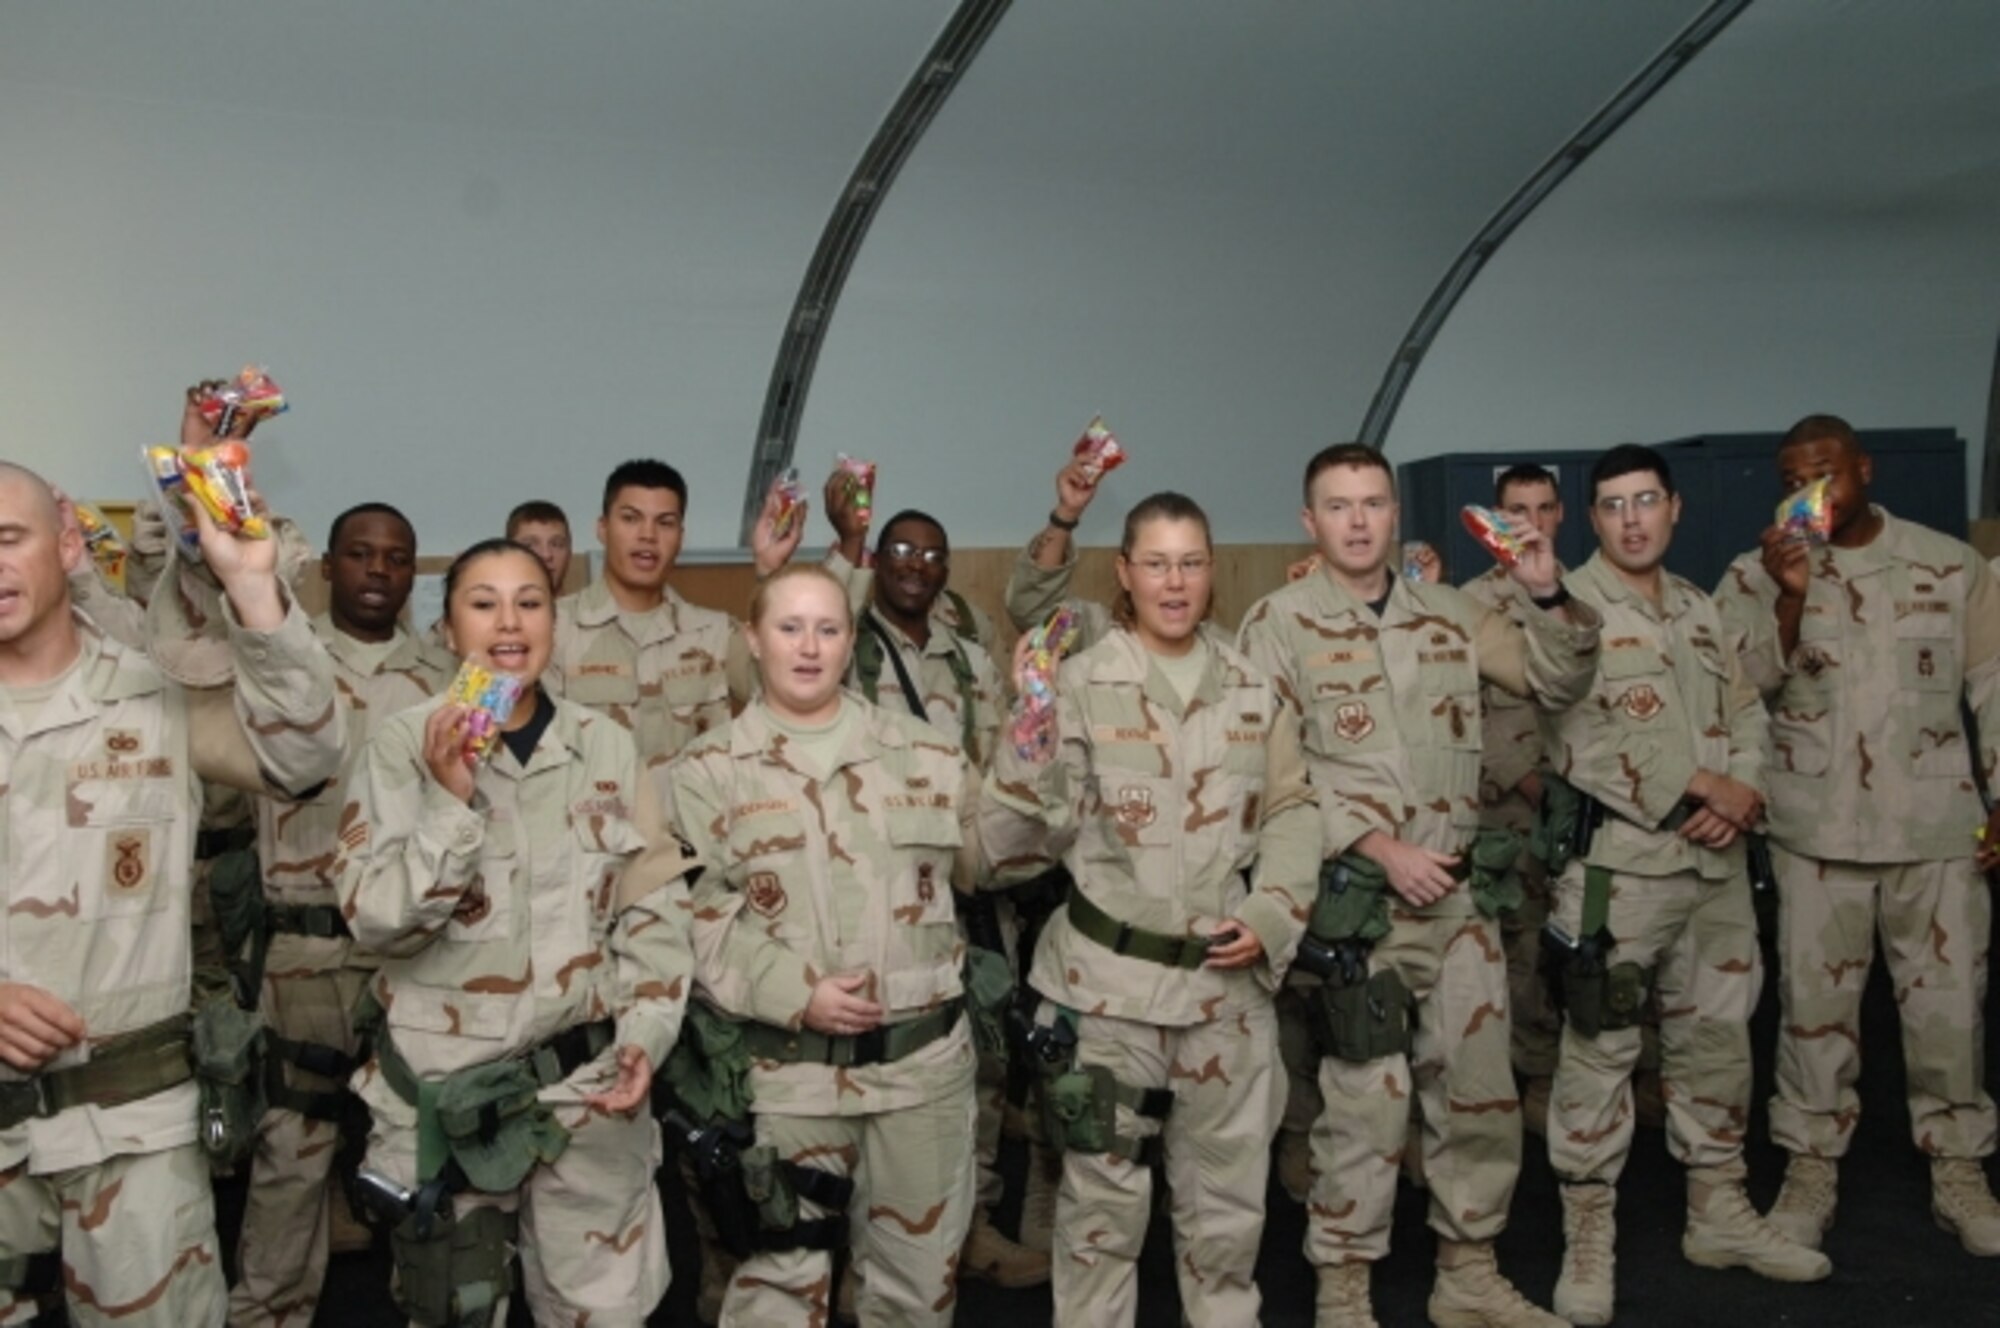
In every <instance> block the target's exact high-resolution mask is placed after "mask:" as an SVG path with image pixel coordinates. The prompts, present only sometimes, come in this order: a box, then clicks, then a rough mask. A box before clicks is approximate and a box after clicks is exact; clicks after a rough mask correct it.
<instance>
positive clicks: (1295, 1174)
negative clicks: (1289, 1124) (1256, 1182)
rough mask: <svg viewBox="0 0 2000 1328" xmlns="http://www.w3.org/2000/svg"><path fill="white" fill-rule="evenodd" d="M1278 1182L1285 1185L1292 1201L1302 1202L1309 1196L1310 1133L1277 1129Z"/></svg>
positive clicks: (1310, 1186) (1311, 1177)
mask: <svg viewBox="0 0 2000 1328" xmlns="http://www.w3.org/2000/svg"><path fill="white" fill-rule="evenodd" d="M1278 1184H1280V1185H1282V1186H1284V1187H1285V1193H1286V1194H1289V1195H1291V1196H1292V1202H1293V1203H1301V1204H1302V1203H1304V1202H1305V1201H1306V1200H1307V1198H1309V1197H1310V1196H1311V1194H1312V1187H1313V1155H1312V1135H1310V1134H1308V1133H1307V1132H1306V1131H1304V1130H1279V1131H1278Z"/></svg>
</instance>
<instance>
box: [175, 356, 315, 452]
mask: <svg viewBox="0 0 2000 1328" xmlns="http://www.w3.org/2000/svg"><path fill="white" fill-rule="evenodd" d="M195 409H197V410H199V411H200V412H201V417H202V418H203V419H204V420H207V421H208V427H209V428H211V429H213V430H215V432H216V435H217V436H218V437H221V436H223V435H226V434H227V433H228V432H229V431H230V429H231V428H233V427H234V426H235V425H236V424H237V423H238V422H239V421H247V422H249V423H251V424H255V423H256V422H257V421H258V420H262V419H268V418H269V417H271V416H273V415H282V414H284V413H285V412H286V411H287V410H289V409H291V406H290V403H288V402H287V401H286V400H285V392H284V389H283V388H281V387H279V386H278V385H277V383H275V382H273V381H272V379H271V375H270V373H269V371H267V370H266V369H265V368H264V367H263V366H262V365H260V364H246V365H244V366H243V372H241V373H239V374H237V375H236V377H234V378H232V379H230V380H229V381H228V382H226V383H223V384H220V385H219V386H216V387H213V388H211V389H210V390H208V391H206V392H203V393H202V394H201V396H200V397H198V398H197V399H196V401H195Z"/></svg>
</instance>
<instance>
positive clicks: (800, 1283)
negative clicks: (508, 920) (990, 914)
mask: <svg viewBox="0 0 2000 1328" xmlns="http://www.w3.org/2000/svg"><path fill="white" fill-rule="evenodd" d="M853 644H854V619H853V616H852V613H851V612H850V610H849V608H848V601H847V594H846V591H845V590H844V589H843V588H842V586H841V584H840V583H839V582H838V581H836V580H835V579H834V578H833V577H832V576H831V575H829V574H828V573H827V572H826V571H825V569H824V568H820V567H814V566H802V565H796V564H795V565H792V566H788V567H786V568H784V569H783V570H782V571H780V572H778V573H777V574H776V575H774V576H772V577H771V578H770V579H769V580H768V581H766V582H764V583H763V585H762V586H760V587H759V589H758V591H757V594H756V598H755V599H754V600H753V601H752V603H751V609H750V624H749V629H748V645H749V649H750V653H751V655H752V656H753V658H754V659H755V661H756V666H757V673H758V677H759V679H760V681H761V684H762V688H761V692H760V695H759V697H758V699H757V700H756V701H754V702H752V703H751V705H750V706H749V707H748V708H747V709H745V710H744V712H743V713H742V714H741V715H739V716H738V717H737V718H736V719H735V720H733V721H732V722H731V723H730V724H729V725H728V726H727V727H725V728H721V729H717V730H713V731H711V732H709V733H705V734H703V735H701V736H700V737H698V738H696V739H695V740H694V741H693V742H692V743H690V744H689V745H688V747H686V748H685V749H684V750H683V751H682V753H681V755H680V757H679V758H678V759H677V760H676V761H675V762H674V764H673V765H672V766H670V767H669V768H668V770H667V772H666V779H665V784H666V794H667V800H668V803H669V806H670V818H669V819H670V823H671V824H673V825H674V826H676V827H677V829H678V831H679V833H680V834H681V835H684V836H685V837H686V838H687V840H688V841H689V842H690V843H691V844H692V847H693V853H694V855H695V857H696V858H697V859H698V860H699V862H700V863H701V865H702V868H703V870H702V872H701V875H700V878H699V880H698V882H697V884H696V887H695V890H694V924H693V938H694V949H695V976H696V980H697V983H698V984H699V986H698V994H699V996H700V997H701V998H703V999H704V1000H705V1001H706V1002H707V1004H708V1005H709V1006H710V1007H712V1008H713V1009H715V1010H717V1011H719V1012H720V1013H721V1014H722V1015H725V1016H727V1017H728V1018H729V1019H731V1020H733V1021H738V1022H736V1023H735V1025H734V1026H735V1027H736V1028H738V1029H740V1030H741V1034H742V1040H743V1044H744V1046H745V1048H746V1049H747V1053H748V1058H749V1087H750V1097H751V1104H750V1106H751V1111H752V1113H753V1115H754V1120H755V1131H756V1143H757V1145H758V1146H759V1147H760V1148H769V1149H772V1150H774V1151H775V1158H776V1162H777V1163H778V1166H777V1167H776V1168H775V1175H776V1178H777V1183H778V1184H780V1185H781V1186H783V1187H785V1188H787V1189H788V1190H790V1191H792V1192H795V1194H796V1198H797V1204H798V1206H797V1210H796V1219H795V1221H794V1222H793V1223H792V1224H791V1225H789V1226H787V1227H785V1228H783V1229H780V1230H773V1229H771V1228H770V1226H769V1224H768V1222H767V1223H766V1226H765V1229H764V1231H763V1233H762V1240H763V1248H761V1249H759V1250H757V1251H756V1252H754V1253H752V1254H751V1255H750V1257H748V1258H746V1259H744V1261H743V1263H742V1265H741V1266H740V1267H739V1268H738V1270H737V1272H736V1276H735V1277H734V1278H733V1279H732V1280H731V1282H730V1284H729V1289H728V1294H727V1296H726V1298H725V1299H724V1301H723V1305H722V1323H723V1324H724V1325H725V1328H727V1326H728V1325H755V1328H766V1326H767V1325H775V1324H799V1325H804V1324H823V1323H825V1322H827V1318H828V1314H829V1311H830V1308H831V1307H830V1300H831V1289H832V1286H833V1279H832V1255H833V1251H834V1250H835V1249H837V1248H840V1247H843V1246H845V1245H847V1244H849V1243H850V1242H851V1244H852V1247H853V1251H854V1257H855V1261H856V1266H857V1268H858V1269H859V1271H860V1272H861V1274H862V1277H863V1280H862V1289H861V1291H860V1294H859V1297H858V1304H857V1306H856V1308H857V1310H858V1312H859V1314H860V1318H861V1322H863V1323H865V1324H869V1325H871V1326H872V1325H944V1324H948V1323H950V1322H951V1319H952V1309H953V1305H954V1303H955V1299H956V1259H957V1255H958V1251H959V1247H960V1245H961V1244H962V1243H963V1242H964V1239H965V1234H966V1230H967V1227H968V1225H969V1223H970V1221H971V1215H972V1205H973V1175H972V1148H971V1141H972V1136H973V1126H974V1110H973V1097H972V1083H973V1064H974V1058H973V1044H972V1037H971V1030H970V1028H969V1026H968V1025H969V1020H968V1018H967V1011H966V1010H965V1008H964V1007H965V997H964V993H963V989H962V985H961V982H960V966H961V962H962V960H963V951H964V946H963V945H962V944H961V942H960V941H959V938H958V930H957V927H956V925H955V920H954V919H955V913H954V909H953V904H952V886H953V881H954V880H955V879H956V880H959V881H961V882H963V881H964V880H966V878H967V877H968V875H969V873H970V868H971V861H970V853H969V851H968V849H967V848H966V846H965V838H964V836H963V835H962V833H961V829H960V817H961V813H962V812H963V811H964V809H965V807H966V800H967V795H968V792H969V791H971V790H976V788H977V785H976V784H972V783H971V779H970V775H969V773H968V766H967V764H966V761H965V758H964V756H963V755H962V754H961V753H960V751H959V750H958V748H957V747H955V746H953V745H952V744H951V741H950V739H949V738H948V737H946V736H944V735H942V734H940V733H939V732H938V731H937V730H936V729H934V728H932V727H931V726H930V725H928V724H926V723H924V722H923V721H921V720H918V719H915V718H912V717H910V716H908V715H904V714H898V713H895V712H892V711H890V710H886V709H878V708H876V707H875V706H872V705H870V704H868V703H867V702H866V701H864V700H862V699H861V698H860V697H858V696H856V695H854V694H852V693H848V692H844V691H843V690H842V688H841V679H842V677H843V676H844V674H845V673H846V670H847V661H848V656H849V654H850V652H851V650H852V648H853ZM843 1217H844V1218H845V1219H846V1227H845V1230H844V1231H843V1228H842V1219H843Z"/></svg>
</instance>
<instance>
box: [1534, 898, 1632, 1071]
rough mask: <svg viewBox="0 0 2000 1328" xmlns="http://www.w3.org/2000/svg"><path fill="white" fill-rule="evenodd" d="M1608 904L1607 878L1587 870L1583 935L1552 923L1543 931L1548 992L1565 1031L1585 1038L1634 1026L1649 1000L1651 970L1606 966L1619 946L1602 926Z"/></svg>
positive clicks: (1611, 964)
mask: <svg viewBox="0 0 2000 1328" xmlns="http://www.w3.org/2000/svg"><path fill="white" fill-rule="evenodd" d="M1610 901H1611V873H1610V872H1609V871H1607V870H1606V869H1605V868H1603V867H1590V866H1586V867H1585V868H1584V886H1583V925H1582V935H1581V936H1579V937H1571V936H1569V935H1568V934H1567V933H1565V932H1564V931H1562V929H1561V928H1560V927H1559V926H1558V925H1556V923H1555V922H1554V921H1553V920H1551V922H1550V923H1549V924H1548V926H1547V927H1545V928H1544V929H1543V940H1542V951H1543V962H1544V964H1546V965H1548V966H1549V969H1550V971H1549V972H1548V974H1547V976H1548V979H1549V990H1550V991H1551V992H1552V993H1553V994H1554V995H1555V996H1556V998H1557V1003H1558V1004H1559V1005H1561V1007H1562V1009H1563V1016H1564V1018H1565V1019H1566V1020H1567V1022H1568V1024H1569V1026H1570V1027H1571V1028H1573V1029H1575V1030H1576V1032H1577V1034H1578V1035H1579V1036H1582V1037H1587V1038H1594V1037H1596V1036H1597V1035H1598V1034H1600V1033H1607V1032H1615V1031H1617V1030H1619V1029H1624V1028H1631V1027H1632V1026H1634V1025H1635V1024H1637V1023H1638V1022H1639V1019H1640V1017H1641V1015H1642V1014H1643V1013H1644V1011H1645V1008H1646V1001H1647V999H1648V998H1649V997H1650V996H1651V994H1652V987H1653V970H1652V969H1650V968H1646V967H1643V966H1641V965H1639V964H1614V963H1612V962H1611V955H1612V953H1613V952H1614V951H1615V950H1616V949H1617V948H1618V942H1617V939H1616V938H1615V937H1613V936H1612V934H1611V929H1610V928H1609V927H1608V926H1606V925H1605V919H1606V918H1607V916H1608V915H1609V913H1610Z"/></svg>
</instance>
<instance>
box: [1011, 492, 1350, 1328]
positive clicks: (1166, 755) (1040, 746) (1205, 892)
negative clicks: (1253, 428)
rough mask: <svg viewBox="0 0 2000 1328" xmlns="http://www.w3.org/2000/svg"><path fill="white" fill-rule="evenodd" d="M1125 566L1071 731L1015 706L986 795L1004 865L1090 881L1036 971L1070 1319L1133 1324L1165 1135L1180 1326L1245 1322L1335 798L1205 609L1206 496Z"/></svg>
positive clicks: (1141, 527)
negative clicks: (1059, 1151)
mask: <svg viewBox="0 0 2000 1328" xmlns="http://www.w3.org/2000/svg"><path fill="white" fill-rule="evenodd" d="M1117 570H1118V581H1119V585H1120V586H1121V587H1122V590H1121V593H1120V595H1119V597H1118V600H1117V603H1116V605H1115V607H1114V611H1113V616H1114V619H1115V621H1116V627H1115V628H1114V629H1113V630H1112V631H1111V632H1110V634H1109V635H1108V636H1106V637H1105V638H1104V639H1103V640H1102V641H1100V642H1098V643H1097V644H1096V645H1094V646H1092V647H1091V648H1089V649H1088V650H1085V651H1084V652H1083V653H1081V654H1080V655H1077V656H1075V657H1073V658H1071V659H1069V660H1067V661H1066V662H1064V663H1063V664H1062V665H1061V669H1060V672H1059V674H1058V675H1057V677H1056V680H1055V684H1054V692H1055V698H1056V704H1055V708H1054V711H1053V715H1054V735H1053V736H1054V741H1053V742H1049V741H1047V740H1046V735H1037V734H1035V733H1033V732H1031V731H1024V729H1032V727H1033V723H1032V720H1027V721H1026V722H1025V725H1023V724H1022V721H1019V720H1017V730H1016V733H1015V735H1014V736H1015V739H1016V741H1015V742H1013V743H1007V742H1003V743H1002V744H1001V745H1000V750H999V752H998V753H997V755H996V759H995V762H994V766H993V770H992V772H991V774H990V775H989V777H988V779H987V781H986V784H985V787H984V789H983V791H982V795H981V806H980V839H981V848H982V851H983V852H985V853H986V854H988V855H989V856H991V857H992V859H993V860H994V861H996V862H1008V863H1010V864H1012V863H1016V862H1020V861H1023V860H1026V859H1031V858H1033V857H1035V856H1036V855H1041V856H1043V857H1045V858H1055V857H1060V858H1061V859H1062V860H1063V861H1064V862H1065V863H1066V864H1067V865H1068V867H1069V869H1070V872H1071V874H1072V875H1073V876H1074V877H1075V879H1076V888H1075V889H1074V890H1073V891H1072V892H1071V894H1070V897H1069V901H1068V903H1067V904H1066V905H1065V907H1064V909H1063V911H1061V912H1059V913H1057V914H1056V915H1055V916H1054V917H1053V918H1051V920H1050V922H1049V925H1048V927H1047V929H1046V930H1045V931H1044V932H1043V933H1042V937H1041V941H1040V943H1039V945H1038V946H1037V947H1036V950H1035V958H1034V966H1033V969H1032V971H1031V973H1030V975H1029V979H1028V981H1029V984H1030V985H1031V986H1032V987H1033V988H1034V990H1035V991H1036V992H1037V993H1039V994H1040V995H1041V997H1042V998H1043V999H1042V1004H1041V1007H1040V1010H1039V1012H1038V1014H1037V1016H1036V1024H1037V1026H1038V1031H1037V1032H1036V1033H1035V1034H1034V1035H1033V1038H1032V1039H1031V1041H1032V1043H1033V1055H1034V1057H1035V1059H1036V1061H1037V1063H1038V1065H1039V1067H1040V1068H1041V1070H1042V1073H1043V1090H1044V1110H1043V1119H1044V1128H1045V1130H1047V1131H1049V1132H1051V1133H1053V1134H1057V1135H1060V1136H1061V1137H1060V1138H1057V1139H1052V1140H1051V1141H1050V1142H1051V1143H1052V1144H1058V1145H1060V1146H1062V1147H1063V1148H1065V1150H1066V1152H1065V1158H1064V1174H1063V1181H1062V1188H1061V1191H1060V1193H1059V1195H1058V1197H1057V1201H1056V1231H1055V1251H1054V1267H1055V1273H1054V1283H1055V1305H1056V1321H1057V1323H1058V1324H1082V1323H1086V1322H1088V1323H1092V1324H1098V1323H1107V1324H1114V1325H1115V1324H1131V1323H1133V1322H1135V1320H1136V1316H1137V1312H1138V1286H1137V1275H1136V1261H1137V1259H1138V1256H1139V1250H1140V1246H1141V1245H1142V1244H1143V1242H1144V1240H1145V1234H1146V1224H1147V1218H1148V1216H1149V1215H1150V1213H1151V1211H1152V1204H1151V1189H1152V1178H1151V1173H1150V1171H1149V1170H1148V1167H1147V1159H1148V1155H1149V1154H1150V1153H1151V1152H1152V1151H1153V1150H1154V1149H1156V1148H1159V1147H1160V1146H1161V1145H1164V1148H1165V1155H1166V1172H1167V1178H1168V1182H1169V1185H1170V1188H1171V1190H1172V1214H1173V1220H1174V1242H1175V1249H1176V1253H1177V1256H1178V1257H1177V1258H1176V1260H1175V1270H1176V1272H1177V1273H1178V1275H1179V1279H1180V1291H1181V1303H1182V1309H1183V1312H1184V1313H1185V1315H1186V1318H1187V1321H1188V1322H1189V1323H1190V1324H1192V1325H1196V1326H1197V1328H1202V1326H1204V1325H1214V1324H1251V1323H1255V1322H1256V1320H1257V1314H1258V1307H1259V1296H1258V1292H1257V1288H1256V1285H1255V1283H1254V1281H1253V1273H1254V1270H1255V1266H1256V1259H1257V1247H1258V1242H1259V1240H1260V1238H1261V1236H1262V1234H1263V1225H1264V1188H1265V1178H1266V1173H1267V1171H1268V1169H1269V1149H1270V1146H1271V1140H1272V1137H1273V1135H1274V1134H1275V1132H1276V1130H1277V1126H1278V1119H1279V1116H1280V1114H1281V1112H1282V1110H1283V1105H1284V1090H1285V1081H1284V1076H1283V1073H1282V1071H1281V1069H1280V1067H1279V1060H1278V1045H1277V1022H1276V1018H1275V1016H1274V1014H1273V1012H1272V1004H1271V1000H1272V993H1273V992H1274V991H1275V990H1276V988H1277V985H1278V982H1279V980H1280V978H1281V977H1282V976H1283V973H1284V969H1285V966H1286V965H1287V963H1289V961H1290V959H1291V957H1292V953H1293V950H1294V949H1295V947H1296V946H1297V944H1298V940H1299V937H1300V936H1301V935H1302V934H1303V932H1304V928H1305V919H1306V916H1307V911H1308V910H1309V909H1310V907H1311V905H1312V901H1313V897H1314V894H1315V892H1316V890H1317V886H1318V878H1319V860H1320V851H1319V850H1320V845H1319V823H1318V814H1317V811H1316V810H1315V807H1314V799H1313V793H1312V790H1311V789H1310V788H1309V787H1308V785H1307V783H1306V776H1305V766H1304V762H1303V758H1302V757H1301V756H1300V754H1299V752H1298V750H1297V745H1296V738H1295V737H1294V736H1291V735H1292V734H1293V730H1292V728H1291V727H1290V726H1287V725H1285V724H1282V723H1280V722H1278V716H1279V701H1278V697H1277V694H1276V691H1275V690H1274V688H1273V687H1272V685H1271V684H1270V682H1269V681H1268V680H1267V679H1266V678H1265V677H1264V675H1263V674H1261V673H1260V672H1258V671H1257V670H1256V668H1255V667H1254V666H1252V665H1251V664H1250V663H1249V661H1247V660H1246V659H1244V657H1243V656H1241V655H1240V654H1238V653H1237V652H1236V650H1235V649H1234V647H1233V646H1231V645H1230V644H1229V643H1228V641H1227V638H1225V637H1224V636H1222V635H1221V634H1220V633H1218V632H1215V631H1213V630H1212V629H1210V628H1209V627H1208V626H1207V625H1206V623H1205V620H1206V618H1207V616H1208V612H1209V608H1210V602H1209V601H1210V589H1211V586H1212V584H1213V579H1214V558H1213V549H1212V547H1211V544H1210V540H1209V530H1208V520H1207V517H1206V516H1205V515H1204V514H1203V512H1202V510H1201V508H1200V507H1198V506H1197V505H1196V504H1195V503H1194V502H1193V501H1192V500H1190V499H1188V498H1186V497H1184V496H1182V495H1180V494H1177V493H1160V494H1155V495H1154V496H1152V497H1150V498H1148V499H1146V500H1145V501H1144V502H1142V503H1140V504H1139V505H1138V506H1137V507H1135V508H1134V509H1132V511H1131V513H1130V514H1129V515H1128V516H1127V517H1126V519H1125V534H1124V540H1123V543H1122V544H1121V546H1120V550H1119V555H1118V564H1117ZM1035 644H1037V643H1036V642H1034V641H1033V640H1032V639H1031V640H1029V641H1027V642H1026V643H1025V644H1024V649H1023V652H1022V654H1021V655H1020V656H1019V657H1018V658H1019V659H1021V660H1022V661H1024V662H1025V661H1028V660H1030V659H1031V657H1032V655H1033V647H1034V645H1035ZM1022 681H1023V688H1022V690H1023V692H1024V694H1032V693H1035V692H1041V691H1043V690H1044V689H1043V688H1042V687H1041V686H1040V685H1039V683H1038V680H1036V679H1034V678H1025V677H1024V678H1023V680H1022ZM1086 1012H1088V1013H1086Z"/></svg>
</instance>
